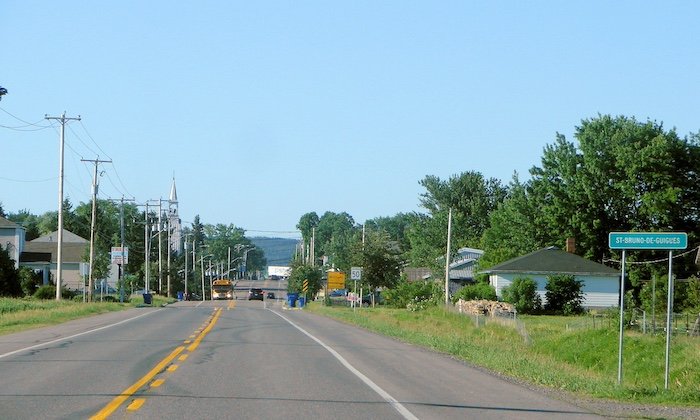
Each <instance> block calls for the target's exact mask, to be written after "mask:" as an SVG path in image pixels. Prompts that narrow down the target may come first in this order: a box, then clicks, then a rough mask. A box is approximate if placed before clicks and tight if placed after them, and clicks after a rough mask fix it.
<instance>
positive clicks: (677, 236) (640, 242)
mask: <svg viewBox="0 0 700 420" xmlns="http://www.w3.org/2000/svg"><path fill="white" fill-rule="evenodd" d="M608 246H610V249H621V250H622V267H621V268H622V276H621V277H620V349H619V352H618V358H617V384H618V385H621V384H622V341H623V328H624V321H625V251H627V250H628V249H647V250H659V249H668V250H669V251H668V302H667V303H666V376H665V380H664V386H665V388H666V389H668V379H669V369H670V355H671V318H672V317H673V270H672V269H673V250H674V249H686V248H687V247H688V234H687V233H684V232H610V234H609V235H608Z"/></svg>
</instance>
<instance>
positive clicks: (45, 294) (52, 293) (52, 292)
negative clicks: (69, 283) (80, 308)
mask: <svg viewBox="0 0 700 420" xmlns="http://www.w3.org/2000/svg"><path fill="white" fill-rule="evenodd" d="M34 297H35V298H37V299H56V286H54V285H52V284H47V285H44V286H41V287H39V288H38V289H36V292H34ZM61 297H62V298H63V299H73V292H71V291H70V290H66V289H62V290H61ZM81 299H82V298H81Z"/></svg>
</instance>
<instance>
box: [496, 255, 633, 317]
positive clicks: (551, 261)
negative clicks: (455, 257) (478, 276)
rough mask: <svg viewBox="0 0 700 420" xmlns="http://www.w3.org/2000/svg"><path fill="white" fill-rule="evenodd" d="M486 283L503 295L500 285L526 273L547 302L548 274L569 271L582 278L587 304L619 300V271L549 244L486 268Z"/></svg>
mask: <svg viewBox="0 0 700 420" xmlns="http://www.w3.org/2000/svg"><path fill="white" fill-rule="evenodd" d="M484 272H485V273H488V274H489V283H490V284H491V286H493V287H494V288H495V289H496V295H497V296H498V297H502V295H503V288H504V287H508V286H510V284H511V283H512V282H513V280H515V279H516V278H517V277H529V278H531V279H532V280H534V281H535V282H536V283H537V293H538V294H539V295H540V297H541V298H542V302H543V303H544V302H546V298H545V293H546V290H545V286H546V285H547V277H548V276H551V275H572V276H574V278H575V279H576V280H580V281H582V282H583V286H582V289H583V294H584V301H583V306H584V307H587V308H606V307H611V306H618V305H619V303H620V272H619V271H618V270H616V269H614V268H611V267H608V266H606V265H603V264H599V263H597V262H594V261H590V260H587V259H585V258H582V257H580V256H578V255H576V254H573V253H570V252H566V251H562V250H561V249H559V248H557V247H548V248H544V249H540V250H539V251H535V252H532V253H530V254H527V255H523V256H520V257H516V258H513V259H512V260H508V261H505V262H503V263H501V264H498V265H495V266H493V267H491V268H490V269H488V270H484Z"/></svg>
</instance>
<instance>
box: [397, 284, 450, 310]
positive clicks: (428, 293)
mask: <svg viewBox="0 0 700 420" xmlns="http://www.w3.org/2000/svg"><path fill="white" fill-rule="evenodd" d="M443 296H444V294H443V291H442V288H441V287H440V285H438V284H437V283H435V282H432V281H414V282H408V281H405V280H402V281H400V282H399V283H398V284H397V285H396V286H395V287H394V288H392V289H389V290H387V291H385V292H384V297H385V298H386V304H387V305H389V306H393V307H395V308H409V309H411V310H419V309H425V308H426V307H428V306H435V305H437V304H438V302H440V301H441V300H442V298H443Z"/></svg>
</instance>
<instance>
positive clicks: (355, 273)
mask: <svg viewBox="0 0 700 420" xmlns="http://www.w3.org/2000/svg"><path fill="white" fill-rule="evenodd" d="M350 280H352V281H353V282H354V283H355V289H354V290H355V292H354V293H353V295H354V296H355V299H353V301H352V310H353V312H354V311H355V307H356V306H357V301H358V300H359V299H358V298H357V282H358V281H360V280H362V267H350Z"/></svg>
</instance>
